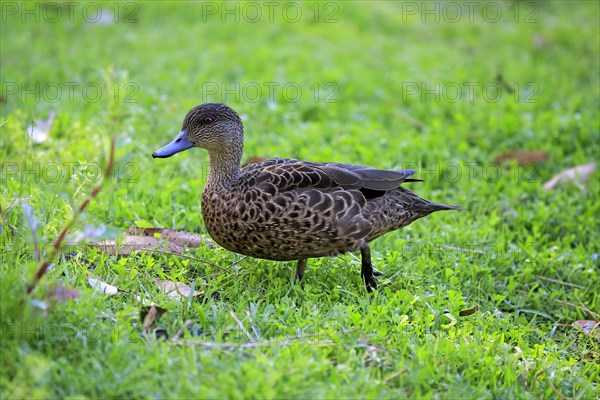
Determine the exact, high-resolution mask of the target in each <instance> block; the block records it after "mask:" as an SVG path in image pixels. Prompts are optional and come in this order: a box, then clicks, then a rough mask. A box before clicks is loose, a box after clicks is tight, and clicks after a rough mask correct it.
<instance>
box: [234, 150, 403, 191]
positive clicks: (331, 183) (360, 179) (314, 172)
mask: <svg viewBox="0 0 600 400" xmlns="http://www.w3.org/2000/svg"><path fill="white" fill-rule="evenodd" d="M243 171H244V175H246V176H247V177H248V178H249V179H251V180H253V181H254V182H253V183H254V184H258V185H261V184H263V183H264V184H274V185H275V187H276V188H277V191H278V192H280V193H281V192H285V191H288V190H295V189H298V188H310V187H314V188H320V189H327V188H341V189H347V190H351V189H358V190H361V189H366V190H375V191H383V192H385V191H387V190H392V189H395V188H397V187H398V186H400V185H401V184H402V183H403V182H408V181H413V180H412V179H407V178H408V177H409V176H411V175H413V174H415V171H414V170H412V169H405V170H384V169H377V168H371V167H364V166H360V165H352V164H340V163H315V162H307V161H299V160H294V159H281V158H274V159H270V160H266V161H264V162H262V163H258V164H252V165H249V166H248V167H246V168H244V170H243Z"/></svg>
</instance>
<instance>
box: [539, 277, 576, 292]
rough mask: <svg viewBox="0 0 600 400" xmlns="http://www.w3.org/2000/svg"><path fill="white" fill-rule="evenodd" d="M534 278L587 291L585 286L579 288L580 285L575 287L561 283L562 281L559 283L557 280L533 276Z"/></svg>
mask: <svg viewBox="0 0 600 400" xmlns="http://www.w3.org/2000/svg"><path fill="white" fill-rule="evenodd" d="M534 276H535V277H536V278H538V279H541V280H543V281H547V282H552V283H558V284H559V285H565V286H571V287H574V288H577V289H583V290H585V289H587V288H586V287H585V286H581V285H576V284H574V283H570V282H563V281H559V280H558V279H552V278H547V277H545V276H542V275H534Z"/></svg>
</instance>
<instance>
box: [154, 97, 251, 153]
mask: <svg viewBox="0 0 600 400" xmlns="http://www.w3.org/2000/svg"><path fill="white" fill-rule="evenodd" d="M243 141H244V126H243V125H242V120H241V119H240V117H239V116H238V115H237V113H236V112H235V111H233V110H232V109H231V108H229V107H228V106H226V105H225V104H220V103H206V104H202V105H199V106H197V107H194V108H192V109H191V110H190V111H189V112H188V113H187V115H186V116H185V119H184V120H183V126H182V127H181V131H180V132H179V134H178V135H177V136H176V137H175V139H174V140H173V141H172V142H171V143H169V144H168V145H166V146H165V147H163V148H161V149H160V150H157V151H155V152H154V153H152V157H154V158H166V157H171V156H172V155H173V154H177V153H179V152H181V151H184V150H187V149H189V148H191V147H201V148H203V149H206V150H208V152H209V153H229V152H235V153H237V152H239V153H240V155H241V152H242V145H243Z"/></svg>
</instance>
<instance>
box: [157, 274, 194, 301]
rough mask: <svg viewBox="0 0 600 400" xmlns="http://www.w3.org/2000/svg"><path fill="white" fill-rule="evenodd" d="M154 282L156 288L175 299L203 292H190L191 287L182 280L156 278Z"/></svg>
mask: <svg viewBox="0 0 600 400" xmlns="http://www.w3.org/2000/svg"><path fill="white" fill-rule="evenodd" d="M155 282H156V284H157V285H158V288H159V289H160V290H161V291H163V292H164V293H166V294H167V295H168V296H169V297H171V298H173V299H176V300H183V299H187V298H188V297H190V294H191V295H192V296H200V295H201V294H202V293H204V292H198V291H194V292H193V293H192V288H191V287H189V286H188V285H186V284H185V283H182V282H173V281H162V280H158V279H157V280H156V281H155Z"/></svg>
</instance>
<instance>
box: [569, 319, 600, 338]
mask: <svg viewBox="0 0 600 400" xmlns="http://www.w3.org/2000/svg"><path fill="white" fill-rule="evenodd" d="M571 326H573V327H575V328H580V329H581V330H582V331H583V333H585V334H586V335H592V336H595V337H598V338H600V321H590V320H586V319H584V320H580V321H575V322H573V323H572V324H571Z"/></svg>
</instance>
